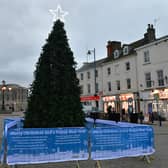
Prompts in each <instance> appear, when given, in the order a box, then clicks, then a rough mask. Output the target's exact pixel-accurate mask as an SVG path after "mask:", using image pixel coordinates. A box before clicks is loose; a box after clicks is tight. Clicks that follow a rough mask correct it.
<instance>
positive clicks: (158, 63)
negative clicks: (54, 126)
mask: <svg viewBox="0 0 168 168" xmlns="http://www.w3.org/2000/svg"><path fill="white" fill-rule="evenodd" d="M167 39H168V36H165V37H161V38H158V39H157V38H156V37H155V29H154V27H153V25H150V24H148V27H147V31H146V32H145V34H144V37H143V38H142V39H140V40H137V41H134V42H132V43H129V44H123V45H122V44H121V42H119V41H108V43H107V56H106V57H105V58H104V59H101V60H97V61H95V62H90V63H85V64H84V65H83V66H82V67H81V68H80V69H78V70H77V76H78V78H79V82H80V86H81V91H82V92H81V100H82V101H84V102H85V103H87V102H89V103H90V104H92V105H93V106H95V105H96V104H95V102H96V101H95V99H96V96H98V97H97V99H96V100H97V101H98V108H99V109H101V110H102V111H105V112H106V111H107V107H108V106H109V105H111V106H112V108H113V109H114V110H115V111H117V112H119V113H121V112H122V111H124V112H125V113H132V112H140V111H143V112H144V113H145V114H150V113H151V112H157V113H158V112H161V113H164V114H163V115H165V116H168V115H167V114H168V88H167V87H168V57H167V53H168V42H167ZM94 63H95V64H96V66H94ZM95 67H96V69H95ZM94 73H95V74H94ZM94 76H96V84H94V83H95V81H94ZM94 98H95V99H94Z"/></svg>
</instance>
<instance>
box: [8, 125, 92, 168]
mask: <svg viewBox="0 0 168 168" xmlns="http://www.w3.org/2000/svg"><path fill="white" fill-rule="evenodd" d="M7 141H8V151H7V163H8V164H9V165H14V164H29V163H48V162H60V161H69V160H87V159H88V157H89V154H88V133H87V129H85V128H43V129H41V128H31V129H29V128H28V129H12V130H9V131H8V134H7Z"/></svg>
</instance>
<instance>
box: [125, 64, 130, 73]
mask: <svg viewBox="0 0 168 168" xmlns="http://www.w3.org/2000/svg"><path fill="white" fill-rule="evenodd" d="M125 68H126V71H128V70H130V62H126V63H125Z"/></svg>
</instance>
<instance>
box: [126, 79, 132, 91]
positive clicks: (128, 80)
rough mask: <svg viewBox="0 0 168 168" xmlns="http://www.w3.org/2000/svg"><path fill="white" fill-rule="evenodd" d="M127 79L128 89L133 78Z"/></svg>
mask: <svg viewBox="0 0 168 168" xmlns="http://www.w3.org/2000/svg"><path fill="white" fill-rule="evenodd" d="M126 80H127V89H131V79H129V78H128V79H126Z"/></svg>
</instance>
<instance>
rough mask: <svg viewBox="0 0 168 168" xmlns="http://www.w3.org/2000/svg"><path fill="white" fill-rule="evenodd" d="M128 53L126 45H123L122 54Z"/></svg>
mask: <svg viewBox="0 0 168 168" xmlns="http://www.w3.org/2000/svg"><path fill="white" fill-rule="evenodd" d="M128 53H129V50H128V46H124V48H123V55H127V54H128Z"/></svg>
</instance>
